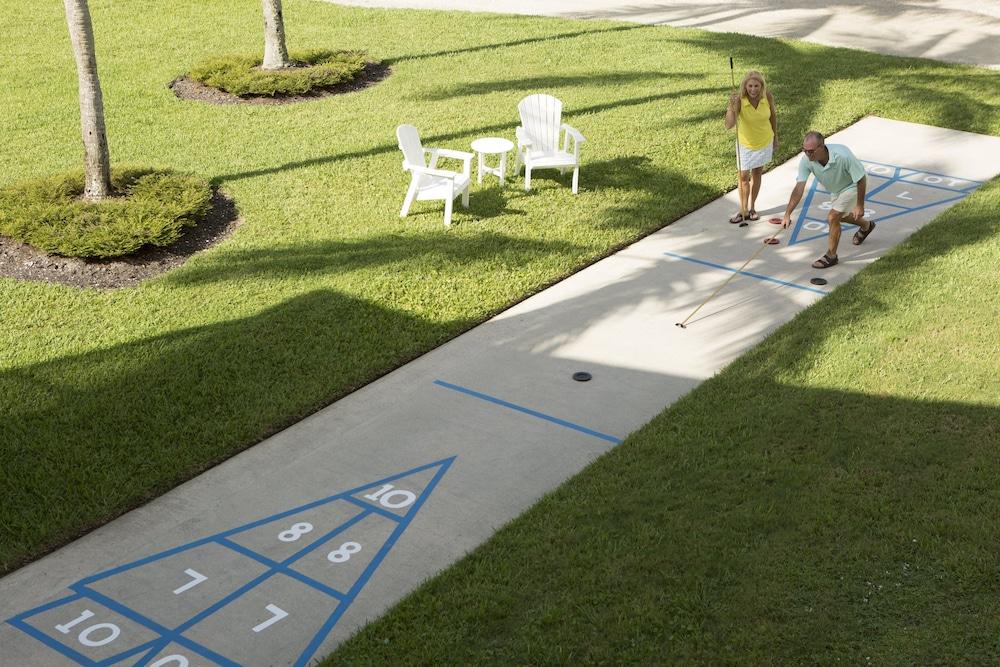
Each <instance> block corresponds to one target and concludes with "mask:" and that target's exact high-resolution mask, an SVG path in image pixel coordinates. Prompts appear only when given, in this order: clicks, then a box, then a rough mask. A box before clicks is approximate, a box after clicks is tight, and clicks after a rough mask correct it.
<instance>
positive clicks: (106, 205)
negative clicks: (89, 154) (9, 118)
mask: <svg viewBox="0 0 1000 667" xmlns="http://www.w3.org/2000/svg"><path fill="white" fill-rule="evenodd" d="M111 184H112V187H113V188H114V190H115V192H116V193H117V194H116V195H115V196H114V197H111V198H109V199H105V200H103V201H100V202H88V201H84V200H82V199H81V198H80V196H81V195H82V194H83V187H84V178H83V172H82V171H75V172H70V173H65V174H58V175H55V176H49V177H46V178H41V179H36V180H31V181H24V182H21V183H17V184H15V185H12V186H9V187H6V188H3V189H0V234H3V235H4V236H8V237H10V238H13V239H17V240H18V241H22V242H24V243H27V244H29V245H32V246H34V247H35V248H38V249H40V250H44V251H46V252H49V253H54V254H58V255H65V256H67V257H118V256H121V255H127V254H129V253H131V252H134V251H136V250H138V249H139V248H141V247H142V246H144V245H146V244H152V245H157V246H164V245H168V244H170V243H172V242H173V241H176V240H177V239H178V238H179V237H180V235H181V232H182V230H183V228H184V227H192V226H194V225H196V224H197V223H198V221H199V220H201V219H202V218H203V217H204V216H205V215H206V214H207V213H208V211H209V209H210V207H211V198H212V189H211V186H210V185H209V183H208V182H207V181H205V180H204V179H200V178H197V177H194V176H190V175H185V174H177V173H173V172H168V171H162V170H160V171H155V170H153V169H148V168H143V169H136V168H130V169H119V170H117V171H115V172H114V173H112V176H111Z"/></svg>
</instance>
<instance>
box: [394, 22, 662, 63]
mask: <svg viewBox="0 0 1000 667" xmlns="http://www.w3.org/2000/svg"><path fill="white" fill-rule="evenodd" d="M540 20H546V19H540ZM642 29H647V30H648V29H649V26H643V25H616V26H610V27H608V26H603V27H595V28H594V29H593V30H574V31H572V32H563V33H557V34H555V35H545V36H543V37H525V38H524V39H514V40H510V41H507V42H494V43H492V44H477V45H475V46H465V47H460V48H456V49H446V50H442V51H433V52H430V53H415V54H413V55H402V56H395V57H390V58H386V59H383V61H382V62H384V63H386V64H388V65H394V64H396V63H401V62H406V61H410V60H426V59H428V58H440V57H442V56H455V55H462V54H466V53H480V52H483V51H495V50H496V49H501V48H514V47H518V46H525V45H528V44H541V43H547V42H555V41H558V40H563V39H575V38H577V37H584V36H589V35H601V34H605V33H613V32H624V31H627V30H642Z"/></svg>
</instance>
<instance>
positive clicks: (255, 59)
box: [191, 49, 365, 96]
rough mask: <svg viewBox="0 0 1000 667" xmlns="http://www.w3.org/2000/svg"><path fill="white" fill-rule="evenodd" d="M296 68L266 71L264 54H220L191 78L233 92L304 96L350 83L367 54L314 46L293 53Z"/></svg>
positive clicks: (198, 67)
mask: <svg viewBox="0 0 1000 667" xmlns="http://www.w3.org/2000/svg"><path fill="white" fill-rule="evenodd" d="M289 57H290V58H291V60H292V62H294V63H296V65H297V66H296V67H292V68H288V69H280V70H262V69H260V65H261V63H262V62H263V60H264V59H263V56H220V57H216V58H209V59H208V60H206V61H205V62H203V63H199V64H198V65H196V66H195V67H193V68H192V69H191V78H192V79H194V80H195V81H200V82H202V83H204V84H206V85H208V86H212V87H213V88H218V89H219V90H224V91H226V92H227V93H232V94H233V95H268V96H274V95H304V94H306V93H313V92H319V91H322V90H325V89H328V88H332V87H333V86H336V85H338V84H341V83H347V82H348V81H352V80H354V78H355V77H356V76H357V75H358V74H360V73H361V70H363V69H364V68H365V55H364V54H363V53H356V52H350V51H347V52H343V51H323V50H319V49H314V50H310V51H302V52H299V53H292V54H290V56H289Z"/></svg>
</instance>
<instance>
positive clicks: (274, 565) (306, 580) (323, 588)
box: [218, 537, 344, 602]
mask: <svg viewBox="0 0 1000 667" xmlns="http://www.w3.org/2000/svg"><path fill="white" fill-rule="evenodd" d="M218 543H219V544H221V545H222V546H224V547H226V548H228V549H232V550H233V551H236V552H239V553H241V554H243V555H244V556H246V557H248V558H252V559H254V560H255V561H257V562H258V563H260V564H261V565H266V566H268V567H269V568H271V569H273V570H276V571H278V572H280V573H281V574H284V575H286V576H288V577H291V578H293V579H298V580H299V581H301V582H302V583H303V584H305V585H307V586H309V587H311V588H315V589H316V590H317V591H319V592H321V593H326V594H327V595H329V596H330V597H332V598H334V599H335V600H337V601H338V602H340V601H341V600H343V599H344V594H343V593H341V592H340V591H338V590H336V589H334V588H330V587H329V586H327V585H326V584H324V583H322V582H320V581H316V580H315V579H313V578H311V577H309V576H306V575H304V574H302V573H301V572H296V571H295V570H292V569H289V568H287V567H285V566H284V565H282V564H281V563H278V562H276V561H273V560H271V559H270V558H268V557H266V556H262V555H261V554H259V553H257V552H256V551H251V550H250V549H247V548H246V547H244V546H243V545H242V544H237V543H236V542H232V541H230V540H229V539H227V538H225V537H220V538H219V542H218Z"/></svg>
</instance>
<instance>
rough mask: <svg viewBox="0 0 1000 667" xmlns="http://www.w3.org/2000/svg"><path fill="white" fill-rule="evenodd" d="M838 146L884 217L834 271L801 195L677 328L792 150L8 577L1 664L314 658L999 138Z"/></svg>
mask: <svg viewBox="0 0 1000 667" xmlns="http://www.w3.org/2000/svg"><path fill="white" fill-rule="evenodd" d="M828 143H843V144H846V145H848V146H849V147H850V148H851V149H852V150H853V151H854V152H855V154H856V155H857V156H858V157H859V158H860V159H861V160H862V161H863V162H864V164H865V166H866V168H867V171H868V180H869V188H868V208H869V209H870V211H871V215H873V217H874V218H875V219H876V220H877V221H878V226H877V228H876V230H875V231H874V232H873V233H872V235H871V236H870V237H869V238H868V240H867V241H866V242H865V243H864V244H863V245H861V246H857V247H855V246H853V245H851V240H850V239H851V235H852V233H853V229H852V228H850V227H846V226H845V230H844V235H843V238H842V240H841V245H840V264H839V265H837V266H836V267H834V268H832V269H827V270H824V271H818V270H815V269H812V268H811V266H810V265H811V262H812V261H813V260H814V259H815V258H816V257H818V256H819V255H821V254H822V253H823V252H824V250H825V248H826V227H825V222H824V221H825V212H824V210H825V209H824V206H825V202H826V201H827V198H826V196H825V195H824V193H823V192H822V190H821V189H820V188H817V187H816V186H815V184H813V183H810V184H809V186H808V187H807V191H806V192H807V196H806V197H805V198H804V200H803V204H802V207H801V210H800V211H797V212H796V216H795V218H794V222H795V225H794V227H793V228H790V229H788V230H786V231H784V232H782V233H781V234H780V235H779V237H778V238H779V240H780V243H779V244H778V245H774V246H768V247H766V248H764V249H763V251H762V252H760V253H759V254H757V256H756V257H755V258H754V259H753V261H752V262H750V263H749V264H748V265H747V266H746V268H744V269H743V270H742V271H740V272H739V273H738V274H737V275H735V277H734V279H733V280H732V281H731V282H730V283H729V284H728V285H727V286H726V288H725V289H724V290H723V291H722V292H721V293H719V295H718V296H717V297H715V298H713V299H712V300H711V301H710V302H708V303H707V304H706V305H705V307H703V308H702V309H701V310H700V311H699V312H698V313H697V315H696V316H695V317H693V318H691V319H690V321H689V322H688V328H687V329H680V328H678V327H676V326H674V324H675V323H676V322H679V321H681V320H683V319H684V318H685V317H686V316H687V315H688V314H689V313H691V312H692V311H693V310H694V309H695V308H696V307H697V306H698V305H699V304H700V303H702V302H703V301H704V300H705V299H706V297H708V296H709V295H711V294H712V293H713V292H714V291H715V290H716V289H717V288H718V287H719V285H721V284H722V282H723V281H725V280H726V279H727V278H728V277H730V276H731V275H733V273H734V272H735V271H736V270H737V269H739V267H740V266H741V265H742V264H743V263H744V262H745V261H746V260H747V258H749V257H750V256H751V255H753V254H754V253H755V252H756V251H758V250H759V249H760V248H761V246H762V241H763V240H764V239H765V238H766V237H768V236H771V235H773V234H775V233H776V232H777V231H778V230H779V229H780V227H778V226H774V225H771V224H769V223H768V222H767V220H768V218H769V217H771V216H773V215H780V213H781V212H782V211H783V209H784V206H785V203H786V202H787V198H788V194H789V191H790V190H791V188H792V186H793V185H794V181H795V175H796V172H797V165H798V157H796V158H795V159H793V160H791V161H790V162H788V163H786V164H783V165H780V166H779V167H777V168H776V169H774V170H773V171H772V172H769V173H767V174H765V176H764V181H763V188H762V193H761V196H760V198H759V199H758V211H759V212H760V213H761V220H760V221H759V222H756V223H752V224H751V225H749V226H747V227H744V228H740V227H737V226H736V225H731V224H728V223H727V222H726V220H727V219H728V218H729V216H730V215H732V213H733V212H734V211H735V210H736V208H737V206H736V194H735V193H730V194H729V195H727V196H726V197H724V198H722V199H720V200H717V201H715V202H713V203H711V204H709V205H707V206H705V207H704V208H702V209H700V210H698V211H695V212H694V213H691V214H690V215H688V216H686V217H684V218H682V219H680V220H679V221H677V222H676V223H674V224H673V225H670V226H669V227H666V228H664V229H662V230H660V231H659V232H657V233H655V234H653V235H651V236H649V237H647V238H645V239H643V240H641V241H639V242H637V243H635V244H634V245H632V246H630V247H628V248H626V249H624V250H622V251H621V252H619V253H617V254H615V255H614V256H611V257H609V258H607V259H605V260H602V261H601V262H598V263H596V264H594V265H592V266H590V267H588V268H587V269H585V270H583V271H581V272H579V273H577V274H575V275H573V276H572V277H570V278H568V279H567V280H564V281H563V282H561V283H559V284H557V285H555V286H554V287H552V288H550V289H547V290H545V291H544V292H542V293H539V294H537V295H535V296H533V297H532V298H530V299H527V300H525V301H524V302H522V303H520V304H518V305H517V306H515V307H513V308H511V309H509V310H508V311H506V312H504V313H502V314H501V315H499V316H497V317H495V318H493V319H492V320H490V321H489V322H486V323H485V324H483V325H481V326H479V327H477V328H475V329H473V330H472V331H470V332H468V333H466V334H464V335H462V336H460V337H458V338H456V339H454V340H452V341H451V342H449V343H447V344H446V345H444V346H442V347H440V348H438V349H436V350H434V351H432V352H430V353H429V354H427V355H425V356H423V357H421V358H419V359H417V360H415V361H413V362H411V363H409V364H407V365H406V366H404V367H402V368H400V369H398V370H396V371H394V372H393V373H391V374H389V375H387V376H385V377H383V378H382V379H380V380H378V381H377V382H374V383H372V384H370V385H368V386H366V387H364V388H363V389H361V390H359V391H357V392H355V393H353V394H351V395H350V396H348V397H346V398H344V399H343V400H341V401H338V402H337V403H335V404H334V405H331V406H330V407H328V408H326V409H324V410H322V411H320V412H318V413H316V414H314V415H312V416H311V417H309V418H307V419H305V420H303V421H302V422H300V423H298V424H296V425H295V426H292V427H290V428H288V429H286V430H285V431H282V432H281V433H278V434H277V435H275V436H273V437H271V438H269V439H268V440H266V441H265V442H263V443H261V444H260V445H258V446H256V447H253V448H251V449H249V450H247V451H246V452H244V453H242V454H240V455H239V456H236V457H234V458H233V459H231V460H229V461H227V462H226V463H224V464H222V465H220V466H218V467H216V468H215V469H213V470H211V471H209V472H207V473H205V474H203V475H201V476H200V477H198V478H196V479H194V480H192V481H190V482H188V483H186V484H184V485H182V486H180V487H178V488H177V489H175V490H173V491H171V492H170V493H167V494H166V495H164V496H162V497H161V498H159V499H157V500H156V501H154V502H151V503H149V504H148V505H147V506H145V507H142V508H140V509H137V510H135V511H133V512H131V513H129V514H127V515H125V516H123V517H121V518H120V519H118V520H116V521H114V522H112V523H110V524H108V525H107V526H104V527H103V528H101V529H99V530H96V531H94V532H93V533H91V534H90V535H87V536H86V537H84V538H82V539H80V540H77V541H76V542H74V543H72V544H70V545H68V546H67V547H65V548H63V549H61V550H59V551H57V552H55V553H53V554H51V555H49V556H46V557H45V558H42V559H41V560H39V561H37V562H35V563H33V564H31V565H29V566H27V567H24V568H22V569H21V570H19V571H17V572H14V573H13V574H11V575H9V576H7V577H6V578H4V579H2V580H0V614H2V616H0V620H2V621H3V622H2V623H0V647H2V651H0V664H2V665H4V666H5V667H7V666H12V667H13V666H16V667H31V666H45V667H53V666H56V665H155V666H156V667H184V666H185V665H191V666H195V665H197V666H199V667H202V666H205V665H306V664H309V663H310V662H311V661H312V660H314V659H315V658H317V657H319V656H322V655H323V654H325V653H326V652H328V651H330V650H331V649H333V648H334V647H335V646H336V645H337V644H338V643H339V642H341V641H343V640H344V639H345V638H347V637H348V636H350V635H351V634H352V633H353V632H354V631H356V630H357V629H358V628H359V627H360V626H361V625H362V624H364V623H365V622H366V621H368V620H370V619H372V618H374V617H376V616H378V615H379V614H381V613H383V612H384V611H385V610H386V609H387V608H388V607H389V606H391V605H392V604H393V603H394V602H396V601H397V600H399V599H400V598H401V597H402V596H404V595H406V594H407V593H408V592H410V591H412V590H413V589H414V588H415V587H416V586H417V585H419V584H420V583H421V582H422V581H423V580H425V579H426V578H427V577H429V576H431V575H433V574H435V573H436V572H439V571H440V570H441V569H443V568H445V567H447V566H448V565H450V564H452V563H454V562H455V561H456V560H457V559H459V558H461V557H462V556H463V555H464V554H465V553H467V552H468V551H470V550H471V549H474V548H475V547H476V546H477V545H479V544H481V543H482V542H483V541H485V540H486V539H487V538H489V537H490V536H491V535H492V534H493V533H494V532H495V531H496V530H497V529H498V528H499V527H500V526H502V525H503V524H505V523H506V522H508V521H510V520H511V519H513V518H514V517H516V516H518V515H519V514H521V513H522V512H523V511H524V510H526V509H527V508H528V507H529V506H531V505H532V504H533V503H534V502H535V501H536V500H538V498H539V497H540V496H542V495H543V494H545V493H546V492H548V491H550V490H552V489H554V488H555V487H556V486H558V485H559V484H561V483H563V482H564V481H566V480H567V479H569V478H570V477H572V476H573V475H574V474H576V473H577V472H579V471H580V470H581V469H582V468H583V467H584V466H586V465H587V464H588V463H589V462H591V461H593V460H594V459H595V458H596V457H598V456H600V455H601V454H602V453H604V452H606V451H608V450H609V449H610V448H612V447H615V446H616V445H617V444H618V443H619V442H620V441H621V440H622V439H623V438H624V437H625V436H627V435H628V434H629V433H630V432H632V431H633V430H635V429H636V428H638V427H640V426H642V425H643V424H644V423H646V422H647V421H648V420H649V419H651V418H652V417H653V416H654V415H656V414H657V413H659V412H660V411H661V410H662V409H663V408H664V407H665V406H666V405H669V404H670V403H672V402H673V401H675V400H676V399H677V398H678V397H680V396H681V395H683V394H685V393H687V392H688V391H690V390H691V389H692V388H693V387H695V386H696V385H697V384H698V383H700V382H702V381H703V380H705V379H706V378H708V377H710V376H712V375H713V374H715V373H716V372H718V371H719V370H720V369H721V368H722V367H723V366H725V365H726V364H727V363H729V362H730V361H732V360H733V359H735V358H736V357H737V356H739V355H740V354H742V353H743V352H744V351H746V350H747V349H749V348H750V347H752V346H753V345H755V344H756V343H758V342H759V341H760V340H761V339H762V338H763V337H764V336H766V335H767V334H768V333H769V332H770V331H772V330H773V329H774V328H776V327H777V326H779V325H781V324H782V323H784V322H786V321H788V320H789V319H790V318H791V317H792V316H793V315H795V314H796V313H797V312H799V311H800V310H802V309H803V308H805V307H807V306H808V305H810V304H811V303H813V302H814V301H816V300H817V299H820V298H822V296H823V295H824V294H826V293H827V292H829V291H830V290H832V289H835V288H836V287H837V285H838V284H840V283H842V282H844V281H845V280H847V279H848V278H850V277H851V276H852V275H854V274H855V273H856V272H857V271H859V270H861V269H862V268H864V267H865V266H867V265H868V264H870V263H871V262H874V261H875V260H877V259H878V258H879V256H881V255H882V254H883V253H885V252H886V251H887V250H888V249H889V248H891V247H892V246H894V245H896V244H897V243H899V242H901V241H903V240H904V239H905V238H906V237H907V236H909V235H910V234H911V233H913V232H914V231H915V230H916V229H917V228H919V227H920V226H922V225H923V224H925V223H926V222H928V221H929V220H931V219H932V218H934V217H936V216H937V215H939V214H940V213H941V212H942V211H944V210H946V209H947V208H948V207H949V206H951V205H953V204H954V203H956V202H957V201H959V200H961V199H962V198H963V197H965V196H967V195H968V194H969V193H971V192H973V191H974V190H975V189H976V188H978V187H979V186H981V185H982V184H983V183H984V182H985V181H987V180H988V179H990V178H992V177H994V176H995V175H996V174H997V173H1000V138H998V137H988V136H981V135H975V134H969V133H965V132H957V131H952V130H943V129H939V128H934V127H927V126H921V125H913V124H910V123H901V122H896V121H890V120H885V119H882V118H874V117H869V118H865V119H863V120H862V121H860V122H858V123H856V124H855V125H853V126H851V127H849V128H847V129H846V130H844V131H842V132H839V133H838V134H836V135H834V136H833V137H830V138H829V139H828ZM581 176H582V182H583V184H584V186H585V184H586V165H584V168H583V170H582V174H581ZM663 196H664V197H669V196H670V193H668V192H665V193H663ZM945 224H947V223H945ZM445 233H446V232H445ZM816 276H822V277H823V278H826V279H827V281H828V283H827V284H826V285H823V286H816V285H813V284H812V283H811V282H810V278H812V277H816ZM578 371H586V372H588V373H590V374H591V375H592V379H591V380H589V381H586V382H577V381H574V380H573V379H572V375H573V374H574V373H575V372H578Z"/></svg>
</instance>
